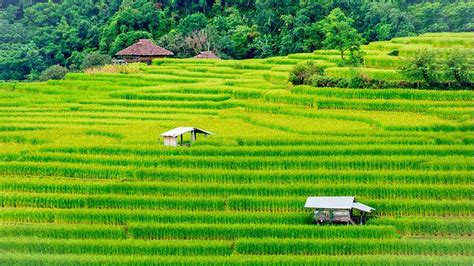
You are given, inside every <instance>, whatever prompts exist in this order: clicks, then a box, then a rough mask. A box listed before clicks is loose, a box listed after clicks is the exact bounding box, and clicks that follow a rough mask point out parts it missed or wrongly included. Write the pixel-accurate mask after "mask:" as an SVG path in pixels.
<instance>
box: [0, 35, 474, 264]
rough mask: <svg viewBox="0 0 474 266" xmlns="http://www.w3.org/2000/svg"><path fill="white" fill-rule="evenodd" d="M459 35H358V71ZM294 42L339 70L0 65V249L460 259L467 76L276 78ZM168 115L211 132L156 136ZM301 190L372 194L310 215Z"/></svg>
mask: <svg viewBox="0 0 474 266" xmlns="http://www.w3.org/2000/svg"><path fill="white" fill-rule="evenodd" d="M472 40H474V34H472V33H460V34H455V33H449V34H448V33H439V34H425V35H422V36H420V37H411V38H397V39H394V40H392V41H387V42H377V43H371V44H369V45H367V46H364V47H363V49H364V50H365V51H366V61H365V62H366V64H365V65H364V66H362V67H360V68H359V69H358V71H360V72H362V73H365V74H367V75H370V76H373V77H374V78H383V79H387V80H399V79H400V78H401V76H400V74H399V73H398V72H397V70H396V69H397V68H398V66H399V65H400V64H401V63H400V61H403V60H405V59H406V58H407V56H410V54H413V52H414V51H416V49H418V48H420V47H427V48H428V49H437V50H439V51H440V55H442V53H443V51H445V50H447V49H452V48H453V47H457V48H459V49H464V50H467V51H468V52H470V54H471V55H472V54H473V53H472V51H473V49H474V43H473V41H472ZM393 49H398V50H399V52H400V56H397V57H393V56H389V55H388V53H389V52H390V51H392V50H393ZM306 60H313V61H314V62H315V63H316V64H319V65H320V66H322V67H324V68H326V70H327V73H328V75H332V76H338V77H345V76H346V75H347V74H348V73H349V72H350V71H351V69H347V68H340V67H337V62H338V60H339V59H338V56H337V53H334V51H327V50H321V51H316V52H315V53H312V54H294V55H289V56H285V57H274V58H268V59H252V60H244V61H237V60H195V59H160V60H155V61H154V62H153V65H151V66H145V65H139V66H128V68H130V69H131V70H130V71H128V73H113V71H108V72H106V71H102V72H101V71H96V72H93V73H74V74H68V76H67V78H66V79H65V80H60V81H48V82H44V83H0V121H1V123H0V157H1V161H0V191H1V193H0V204H1V205H0V206H1V209H0V264H2V265H10V264H16V265H18V264H19V265H56V264H59V265H81V264H83V265H91V264H92V265H130V264H150V265H153V264H157V265H168V264H169V265H176V264H183V265H222V264H225V265H243V264H250V265H262V264H267V265H274V264H283V265H302V264H305V265H312V264H335V265H338V264H341V265H342V264H344V265H347V264H350V265H367V264H372V265H472V263H473V261H474V253H473V251H474V242H473V241H472V237H473V230H474V221H473V215H474V201H473V195H474V187H473V186H472V183H473V177H474V176H473V170H474V160H473V156H474V146H473V144H474V135H473V133H474V124H473V115H474V101H473V100H474V92H472V91H467V90H458V91H439V90H410V89H397V88H392V89H385V90H371V89H339V88H315V87H310V86H296V87H295V86H292V85H290V84H289V83H288V81H287V80H288V75H289V72H290V71H291V69H292V67H293V66H294V65H295V64H297V63H298V62H302V61H306ZM132 69H133V70H132ZM178 126H194V127H199V128H203V129H205V130H209V131H211V132H214V133H215V134H216V135H214V136H211V137H208V138H202V137H201V138H200V136H198V139H197V141H196V142H195V144H194V145H193V146H191V147H165V146H164V145H163V140H162V139H161V138H160V137H159V135H160V134H161V133H163V132H165V131H167V130H169V129H172V128H174V127H178ZM308 196H356V197H357V199H358V200H359V201H361V202H363V203H365V204H368V205H370V206H372V207H374V208H375V209H376V212H375V213H374V215H372V216H371V217H370V219H369V221H368V223H367V224H366V225H364V226H345V225H324V226H317V225H315V224H313V223H312V220H311V215H312V214H311V211H310V210H305V209H304V208H303V206H304V203H305V200H306V197H308Z"/></svg>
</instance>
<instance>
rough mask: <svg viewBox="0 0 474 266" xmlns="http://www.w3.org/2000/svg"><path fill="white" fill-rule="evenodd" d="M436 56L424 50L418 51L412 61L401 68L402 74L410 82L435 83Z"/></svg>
mask: <svg viewBox="0 0 474 266" xmlns="http://www.w3.org/2000/svg"><path fill="white" fill-rule="evenodd" d="M435 58H436V54H435V53H434V52H433V51H428V50H426V49H423V50H418V51H417V52H416V53H415V56H414V57H413V59H412V60H411V61H409V62H407V63H406V64H405V66H403V67H402V73H403V74H404V75H405V76H406V77H407V78H408V79H409V80H411V81H414V82H420V81H425V82H426V83H428V84H433V83H436V81H437V75H436V63H435Z"/></svg>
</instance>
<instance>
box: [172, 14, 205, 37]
mask: <svg viewBox="0 0 474 266" xmlns="http://www.w3.org/2000/svg"><path fill="white" fill-rule="evenodd" d="M206 25H207V18H206V16H204V14H203V13H194V14H192V15H189V16H186V17H185V18H183V19H182V20H181V21H180V22H179V25H178V29H179V31H180V32H181V33H182V34H184V35H188V34H190V33H191V32H193V31H199V30H201V29H203V28H205V27H206Z"/></svg>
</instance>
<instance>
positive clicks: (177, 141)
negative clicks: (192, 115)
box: [160, 127, 214, 146]
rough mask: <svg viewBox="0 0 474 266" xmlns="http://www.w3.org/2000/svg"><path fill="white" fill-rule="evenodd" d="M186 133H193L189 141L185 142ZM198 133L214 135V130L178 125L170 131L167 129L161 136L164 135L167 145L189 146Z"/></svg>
mask: <svg viewBox="0 0 474 266" xmlns="http://www.w3.org/2000/svg"><path fill="white" fill-rule="evenodd" d="M186 133H190V134H191V139H190V141H189V143H184V142H183V135H184V134H186ZM197 134H203V135H204V136H205V137H207V136H208V135H214V133H212V132H209V131H206V130H203V129H200V128H197V127H177V128H174V129H172V130H170V131H166V132H165V133H163V134H161V135H160V136H162V137H163V139H164V145H165V146H188V145H191V144H192V143H193V142H194V141H195V140H196V136H197Z"/></svg>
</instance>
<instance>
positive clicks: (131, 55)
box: [115, 39, 174, 64]
mask: <svg viewBox="0 0 474 266" xmlns="http://www.w3.org/2000/svg"><path fill="white" fill-rule="evenodd" d="M172 55H174V54H173V52H171V51H168V50H166V49H165V48H163V47H161V46H158V45H156V44H154V43H153V41H151V40H149V39H140V40H139V41H138V42H136V43H135V44H132V45H130V46H129V47H127V48H125V49H123V50H122V51H120V52H118V53H116V54H115V56H116V57H117V58H120V59H122V60H124V61H125V62H127V63H132V62H146V63H148V64H150V63H151V60H153V59H155V58H163V57H168V56H172Z"/></svg>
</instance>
